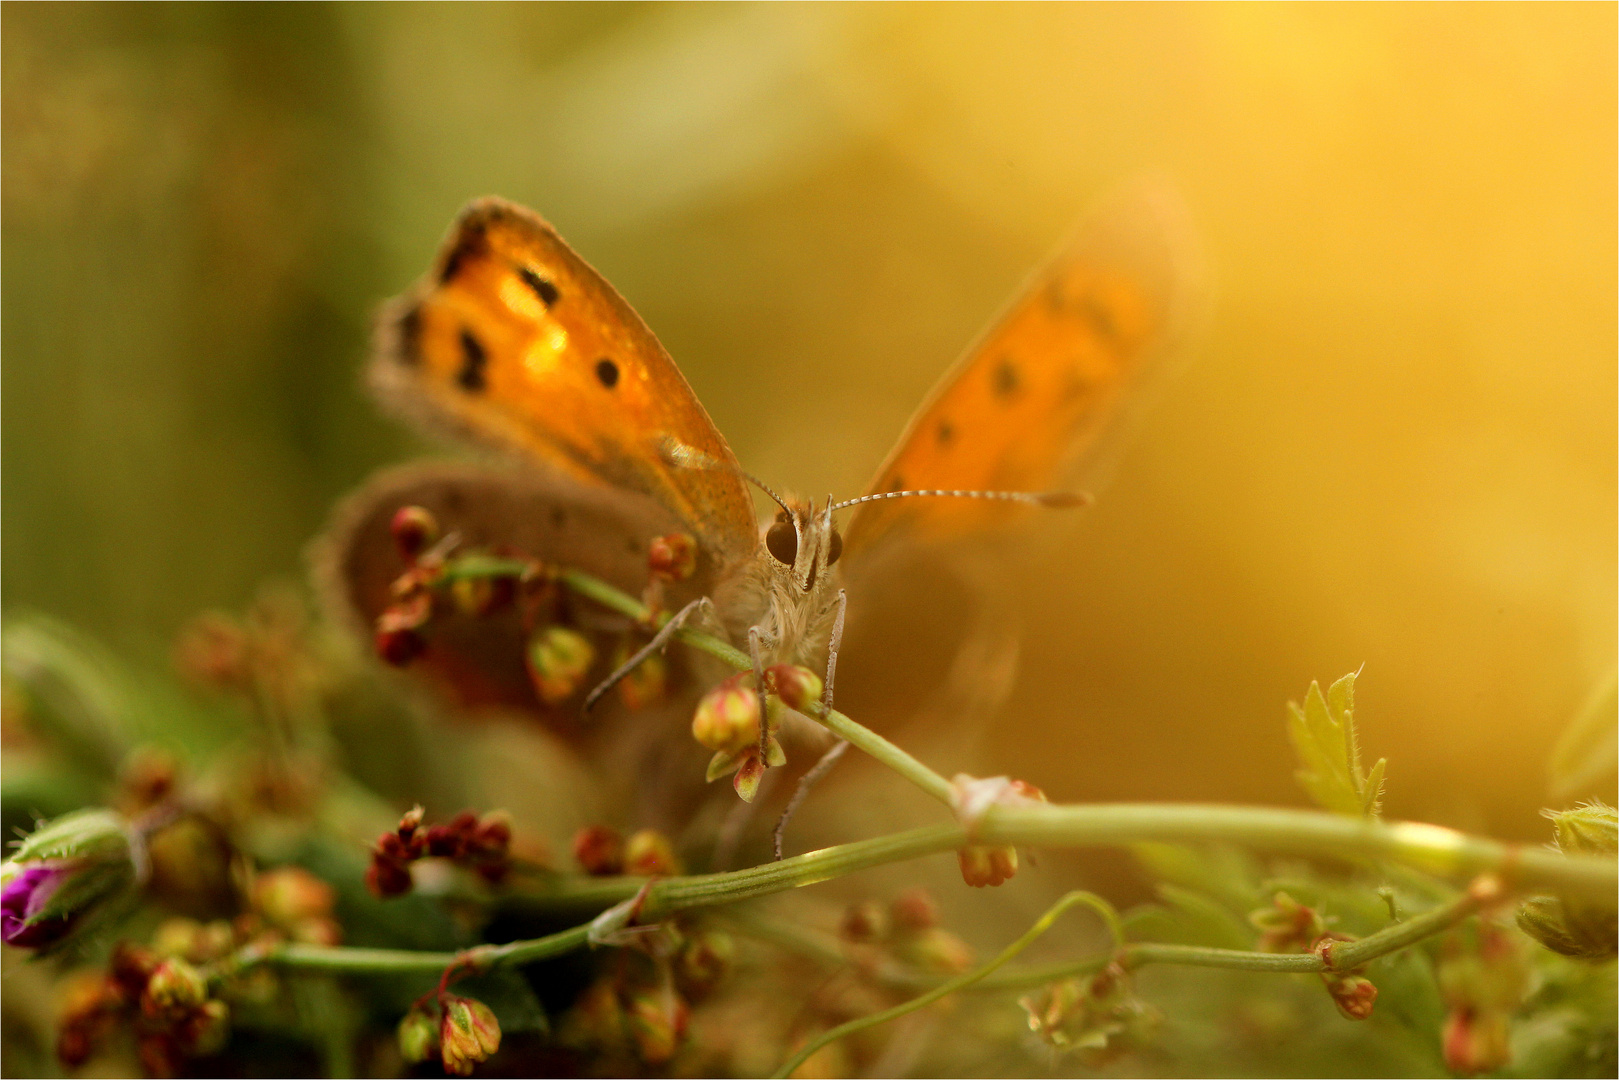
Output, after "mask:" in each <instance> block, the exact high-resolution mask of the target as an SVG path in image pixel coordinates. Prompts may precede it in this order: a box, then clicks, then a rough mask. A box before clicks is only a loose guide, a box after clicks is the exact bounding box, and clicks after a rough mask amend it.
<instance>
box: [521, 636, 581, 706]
mask: <svg viewBox="0 0 1619 1080" xmlns="http://www.w3.org/2000/svg"><path fill="white" fill-rule="evenodd" d="M595 660H596V647H595V646H594V645H592V644H591V643H590V639H589V638H587V637H585V636H584V635H583V634H581V633H579V632H578V631H577V630H570V629H569V628H568V627H566V626H547V627H546V628H545V629H543V630H541V631H540V632H539V633H537V634H535V635H534V636H533V637H532V638H530V639H529V643H528V674H529V678H530V680H531V681H532V682H533V683H534V692H535V694H537V695H538V696H539V699H540V700H541V701H543V702H544V703H545V704H547V705H560V704H562V703H563V702H564V701H566V700H568V698H570V697H572V696H573V693H574V691H576V690H578V689H579V685H580V683H582V682H584V680H585V675H586V674H587V673H588V672H589V671H590V665H591V664H593V663H594V662H595Z"/></svg>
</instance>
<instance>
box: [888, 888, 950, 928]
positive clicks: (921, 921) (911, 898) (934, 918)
mask: <svg viewBox="0 0 1619 1080" xmlns="http://www.w3.org/2000/svg"><path fill="white" fill-rule="evenodd" d="M888 910H889V913H890V914H892V915H893V916H894V929H895V930H897V931H899V932H901V933H908V934H909V933H916V932H917V931H920V930H930V929H932V928H933V927H935V926H938V925H939V905H938V904H936V903H934V901H933V896H932V894H930V893H929V892H928V891H927V890H926V889H924V888H922V887H921V886H917V887H916V888H914V889H907V890H906V891H905V892H902V893H900V894H899V896H897V897H895V899H894V902H893V903H892V904H890V905H889V907H888Z"/></svg>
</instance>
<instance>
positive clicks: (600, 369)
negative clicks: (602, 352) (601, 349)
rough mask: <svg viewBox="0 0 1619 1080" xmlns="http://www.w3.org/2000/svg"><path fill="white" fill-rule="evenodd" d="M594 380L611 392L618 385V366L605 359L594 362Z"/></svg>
mask: <svg viewBox="0 0 1619 1080" xmlns="http://www.w3.org/2000/svg"><path fill="white" fill-rule="evenodd" d="M596 378H597V379H598V380H599V381H600V382H601V384H602V385H603V386H605V387H607V389H609V390H611V389H612V388H613V387H615V386H617V385H618V365H617V364H615V363H613V362H612V361H611V360H609V359H607V358H606V357H603V358H602V359H600V360H598V361H596Z"/></svg>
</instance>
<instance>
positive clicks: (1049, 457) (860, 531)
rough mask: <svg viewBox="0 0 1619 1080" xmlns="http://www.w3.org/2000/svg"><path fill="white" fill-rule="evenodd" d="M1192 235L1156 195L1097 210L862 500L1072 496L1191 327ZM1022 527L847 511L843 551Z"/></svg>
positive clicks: (942, 387) (998, 520)
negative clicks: (892, 495) (1069, 491)
mask: <svg viewBox="0 0 1619 1080" xmlns="http://www.w3.org/2000/svg"><path fill="white" fill-rule="evenodd" d="M1189 235H1190V233H1189V229H1188V228H1187V227H1186V225H1185V212H1184V209H1183V208H1182V207H1181V204H1180V203H1179V201H1178V199H1177V197H1176V196H1174V195H1173V193H1171V192H1168V191H1167V190H1165V189H1163V188H1161V187H1158V186H1150V187H1141V188H1138V189H1135V190H1132V191H1130V192H1127V193H1126V194H1124V195H1122V196H1120V197H1118V198H1117V199H1116V200H1115V201H1114V202H1113V203H1111V204H1109V205H1107V206H1106V207H1104V209H1103V210H1102V212H1101V213H1099V214H1098V215H1096V217H1095V218H1094V219H1093V220H1092V221H1091V222H1090V223H1088V224H1087V225H1086V226H1085V227H1084V228H1083V229H1082V230H1081V231H1080V232H1079V233H1078V234H1077V236H1076V237H1075V239H1074V240H1073V241H1072V242H1071V243H1070V244H1069V245H1068V246H1067V247H1066V248H1065V249H1064V250H1063V251H1062V252H1061V253H1060V254H1059V255H1058V256H1057V257H1056V258H1054V259H1053V260H1051V262H1049V263H1048V264H1047V265H1046V266H1045V267H1043V268H1042V269H1041V270H1039V271H1038V272H1037V273H1035V275H1034V276H1033V277H1032V278H1031V279H1030V280H1029V282H1028V283H1027V285H1026V286H1025V287H1024V289H1023V290H1022V291H1021V292H1020V293H1019V294H1018V295H1017V296H1016V298H1015V299H1014V300H1013V301H1012V303H1011V304H1010V306H1008V307H1007V308H1006V310H1005V311H1004V312H1003V313H1002V314H1001V316H1000V317H999V318H998V319H997V320H996V321H995V322H994V323H993V324H992V325H991V327H990V328H989V330H988V331H987V332H986V333H985V334H984V335H983V337H982V338H980V339H979V340H978V342H977V343H975V344H974V345H973V346H972V348H970V349H969V350H968V351H967V354H966V355H965V356H964V357H963V358H962V359H961V360H960V361H959V362H957V364H956V365H955V366H954V367H953V368H951V370H950V371H949V372H947V373H946V374H945V375H944V377H943V378H942V379H941V380H940V381H939V383H938V384H937V385H936V386H935V387H934V389H933V392H932V393H931V394H930V395H929V396H928V398H927V399H926V400H925V401H924V402H923V403H922V405H921V407H920V408H918V409H917V411H916V413H915V414H914V415H913V417H912V419H911V422H910V424H909V426H908V427H907V428H906V430H905V433H904V434H903V435H901V436H900V439H899V442H898V443H897V444H896V446H895V448H894V450H893V452H892V453H891V454H890V455H889V457H888V460H887V461H885V462H884V463H883V466H882V467H881V468H880V469H879V470H878V471H877V477H876V479H875V480H874V481H873V483H872V485H871V487H870V488H869V489H868V491H867V494H879V493H882V492H888V491H900V490H915V489H950V490H977V491H1051V490H1054V489H1059V488H1062V487H1064V486H1066V485H1069V484H1071V483H1072V482H1073V481H1074V479H1075V478H1076V477H1077V476H1078V475H1079V474H1080V473H1081V472H1083V471H1084V469H1085V467H1086V466H1087V465H1089V464H1091V463H1092V462H1094V461H1095V459H1096V455H1097V451H1098V449H1099V447H1100V446H1101V445H1102V443H1103V442H1104V436H1105V435H1106V434H1107V433H1108V432H1109V430H1110V429H1111V428H1113V427H1115V426H1116V425H1115V424H1114V420H1115V419H1116V417H1117V416H1118V414H1119V413H1120V412H1121V409H1122V407H1123V406H1124V405H1125V403H1126V402H1127V401H1132V400H1135V399H1136V398H1137V397H1139V394H1138V389H1139V386H1140V384H1141V383H1142V382H1143V381H1144V380H1145V379H1147V378H1148V376H1149V375H1150V374H1151V372H1152V371H1153V369H1154V368H1155V367H1156V366H1158V364H1157V362H1158V361H1159V360H1160V359H1161V358H1162V357H1164V356H1165V355H1167V354H1168V353H1169V352H1170V351H1171V346H1172V345H1173V343H1174V341H1175V339H1176V338H1177V336H1178V334H1179V332H1180V330H1181V329H1182V326H1183V324H1184V323H1185V321H1186V318H1187V314H1188V308H1189V299H1190V296H1191V295H1192V292H1193V290H1192V289H1191V288H1190V284H1191V281H1192V279H1193V278H1194V277H1195V272H1194V259H1193V258H1192V254H1191V246H1190V242H1189V240H1188V237H1189ZM1019 514H1020V510H1019V509H1018V508H1016V507H1012V506H1008V505H1007V504H1006V503H999V502H986V501H982V500H971V499H893V500H881V501H876V502H870V503H866V504H864V505H861V506H859V507H858V508H857V509H856V510H855V513H854V517H853V519H852V520H851V522H850V523H849V528H848V530H847V532H846V534H845V538H844V540H845V551H846V552H848V553H849V554H850V555H851V556H853V555H856V554H857V553H859V552H862V551H866V550H869V549H871V548H873V547H875V546H876V545H877V544H878V542H879V541H881V540H882V539H884V538H885V537H889V536H901V535H903V536H906V537H924V538H925V537H942V536H950V535H955V534H960V533H965V532H970V531H982V530H985V529H988V528H993V527H995V526H997V525H1001V524H1004V523H1006V522H1007V521H1008V520H1010V519H1013V518H1015V517H1016V516H1018V515H1019Z"/></svg>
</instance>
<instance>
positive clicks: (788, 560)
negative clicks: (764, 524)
mask: <svg viewBox="0 0 1619 1080" xmlns="http://www.w3.org/2000/svg"><path fill="white" fill-rule="evenodd" d="M765 548H766V550H768V551H769V552H770V554H771V556H772V557H774V558H775V560H776V561H777V562H779V563H781V564H782V565H783V566H791V565H793V560H795V559H797V558H798V530H796V529H794V528H793V523H792V522H790V521H778V522H776V523H775V524H774V525H772V526H770V531H769V532H767V533H765Z"/></svg>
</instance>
